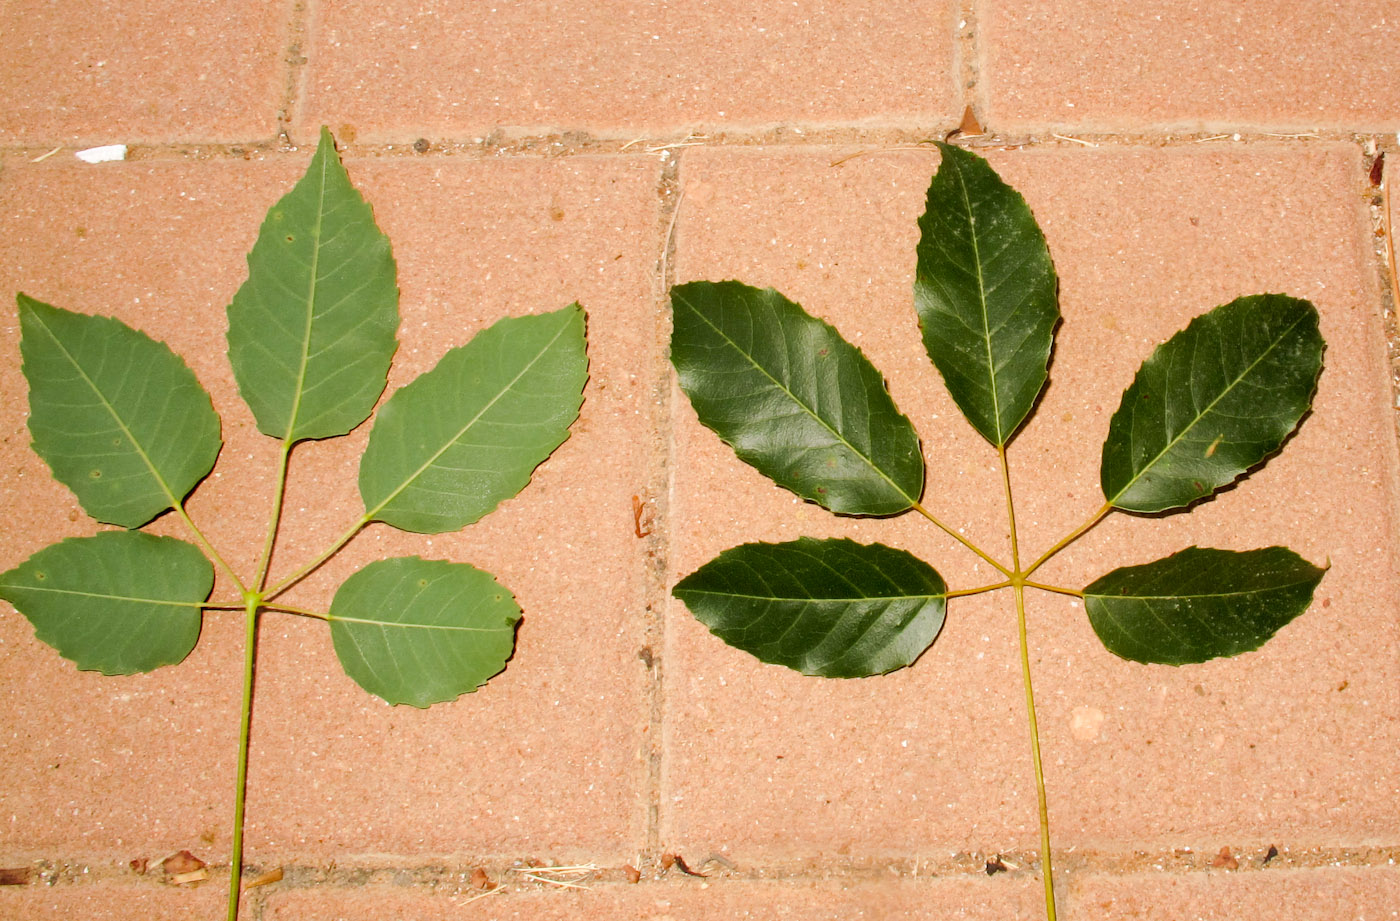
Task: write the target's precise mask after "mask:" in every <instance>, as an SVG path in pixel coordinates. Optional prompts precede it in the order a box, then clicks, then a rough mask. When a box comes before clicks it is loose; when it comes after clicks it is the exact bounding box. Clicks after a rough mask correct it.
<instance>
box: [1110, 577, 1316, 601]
mask: <svg viewBox="0 0 1400 921" xmlns="http://www.w3.org/2000/svg"><path fill="white" fill-rule="evenodd" d="M1308 582H1309V580H1308V579H1299V580H1297V581H1296V582H1280V583H1277V584H1274V585H1268V586H1265V587H1263V588H1249V589H1241V590H1239V591H1235V592H1210V593H1202V594H1190V593H1186V594H1176V595H1113V594H1107V593H1099V592H1085V593H1084V595H1085V597H1087V598H1102V599H1104V600H1107V601H1190V600H1195V599H1201V598H1243V597H1246V596H1249V595H1266V594H1269V593H1271V592H1281V591H1286V590H1288V589H1290V588H1297V587H1298V586H1300V585H1307V584H1308Z"/></svg>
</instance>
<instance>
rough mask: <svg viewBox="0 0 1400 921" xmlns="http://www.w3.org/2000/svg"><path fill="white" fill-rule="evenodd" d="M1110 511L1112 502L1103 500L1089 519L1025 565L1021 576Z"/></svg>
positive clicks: (1072, 541)
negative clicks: (1028, 564)
mask: <svg viewBox="0 0 1400 921" xmlns="http://www.w3.org/2000/svg"><path fill="white" fill-rule="evenodd" d="M1111 511H1113V503H1111V502H1105V503H1104V504H1103V507H1102V508H1100V509H1099V510H1098V511H1097V512H1095V513H1094V514H1092V515H1090V516H1089V519H1088V520H1087V521H1085V522H1084V523H1083V524H1081V525H1080V526H1079V527H1077V528H1075V529H1074V530H1073V531H1070V532H1069V534H1067V535H1066V536H1065V537H1062V538H1060V540H1058V541H1056V542H1055V545H1054V546H1053V547H1051V548H1050V549H1049V550H1046V551H1045V552H1044V553H1042V554H1041V555H1040V556H1039V558H1037V559H1036V561H1035V562H1034V563H1032V564H1031V565H1030V566H1028V567H1026V571H1025V572H1023V573H1022V574H1021V575H1022V576H1029V575H1030V574H1031V573H1033V572H1035V571H1036V570H1037V569H1039V568H1040V567H1041V566H1043V565H1044V564H1045V563H1048V562H1049V561H1050V558H1051V557H1053V556H1054V555H1055V554H1057V553H1059V552H1060V551H1061V550H1063V549H1065V548H1066V547H1068V546H1069V545H1070V544H1072V543H1074V542H1075V541H1076V540H1078V539H1079V537H1080V535H1082V534H1083V533H1084V532H1085V531H1088V530H1089V529H1090V528H1092V527H1093V526H1094V525H1096V524H1098V523H1099V521H1100V520H1102V519H1103V517H1104V516H1105V515H1107V514H1108V513H1109V512H1111ZM1027 584H1028V585H1029V584H1030V583H1027ZM1036 588H1041V586H1039V585H1037V586H1036ZM1046 590H1047V591H1052V592H1053V591H1057V589H1053V588H1051V589H1046ZM1070 594H1076V595H1077V594H1079V593H1078V592H1071V593H1070Z"/></svg>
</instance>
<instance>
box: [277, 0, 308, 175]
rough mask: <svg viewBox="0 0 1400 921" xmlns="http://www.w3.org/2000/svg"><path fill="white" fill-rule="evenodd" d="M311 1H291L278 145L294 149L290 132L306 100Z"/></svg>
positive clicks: (278, 118) (283, 59) (279, 111)
mask: <svg viewBox="0 0 1400 921" xmlns="http://www.w3.org/2000/svg"><path fill="white" fill-rule="evenodd" d="M311 2H312V0H290V4H291V9H290V10H289V11H288V15H287V45H286V49H285V50H284V52H283V54H282V65H283V67H284V70H283V74H282V98H281V100H280V101H279V104H278V107H277V112H276V116H277V143H279V144H280V145H281V146H282V147H284V148H286V147H291V146H293V145H292V139H291V131H292V128H293V127H294V125H295V122H296V112H297V109H298V108H299V107H300V105H301V102H302V97H303V95H304V94H303V92H302V84H303V81H304V78H305V76H306V67H307V57H306V40H307V36H308V34H309V31H310V30H309V27H308V21H309V20H310V18H311V12H310V10H309V9H308V6H309V5H310V3H311Z"/></svg>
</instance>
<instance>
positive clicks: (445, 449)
mask: <svg viewBox="0 0 1400 921" xmlns="http://www.w3.org/2000/svg"><path fill="white" fill-rule="evenodd" d="M587 379H588V355H587V353H586V344H585V339H584V313H583V308H581V307H579V306H578V305H577V304H573V305H570V306H568V307H565V308H564V309H563V310H556V311H554V312H553V313H546V314H541V315H538V316H527V317H508V318H506V319H504V320H500V321H498V322H497V323H495V324H494V325H493V326H491V327H489V328H487V329H485V330H483V331H482V332H480V333H479V334H477V335H476V336H475V337H474V338H473V339H472V340H471V342H469V343H467V344H466V345H464V346H461V347H460V348H456V349H453V350H452V351H450V352H448V353H447V354H446V355H444V356H443V357H442V360H441V361H439V362H438V364H437V367H435V368H434V369H433V370H431V371H428V372H426V373H425V374H423V375H421V376H420V377H419V378H418V379H417V380H415V381H413V382H412V383H410V384H408V385H407V386H405V387H403V388H401V389H400V390H399V391H398V392H396V393H395V394H394V395H393V396H391V397H390V398H389V400H388V402H386V403H385V405H384V407H383V408H382V409H381V410H380V411H379V414H378V415H377V416H376V418H375V421H374V429H373V431H371V432H370V437H369V444H368V446H367V447H366V448H365V454H364V457H363V458H362V459H361V461H360V495H361V497H362V498H363V499H364V502H365V509H366V512H367V515H368V517H369V518H370V519H371V520H375V521H383V522H386V523H387V524H391V525H393V526H394V527H396V528H402V529H403V530H406V531H417V532H420V533H425V534H437V533H441V532H444V531H455V530H457V529H459V528H462V527H465V526H466V525H469V524H471V523H472V522H474V521H476V520H477V519H479V518H481V517H482V516H483V515H485V514H486V513H488V512H490V511H491V510H492V509H494V508H495V507H496V506H497V505H499V504H500V503H501V502H502V501H504V500H505V499H509V498H510V497H511V496H514V495H515V494H516V493H518V492H520V490H521V489H523V488H524V487H525V484H526V483H528V482H529V481H530V474H531V473H532V472H533V471H534V469H535V468H536V467H538V466H539V465H540V464H541V463H543V462H544V460H545V458H547V457H549V455H550V454H551V453H553V451H554V449H555V448H557V447H559V445H561V444H563V443H564V440H565V439H566V438H568V437H569V426H570V425H571V424H572V423H573V421H574V420H575V419H576V418H578V411H579V407H580V406H581V405H582V403H583V385H584V382H585V381H586V380H587Z"/></svg>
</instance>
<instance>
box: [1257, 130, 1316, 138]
mask: <svg viewBox="0 0 1400 921" xmlns="http://www.w3.org/2000/svg"><path fill="white" fill-rule="evenodd" d="M1318 136H1319V135H1318V133H1317V132H1316V131H1304V132H1302V133H1301V134H1270V133H1269V132H1267V131H1266V132H1264V137H1266V138H1315V137H1318Z"/></svg>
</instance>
